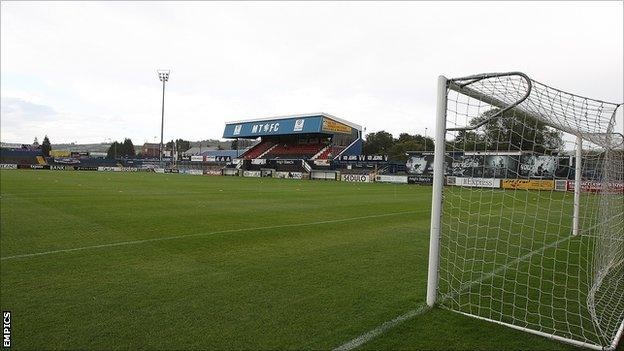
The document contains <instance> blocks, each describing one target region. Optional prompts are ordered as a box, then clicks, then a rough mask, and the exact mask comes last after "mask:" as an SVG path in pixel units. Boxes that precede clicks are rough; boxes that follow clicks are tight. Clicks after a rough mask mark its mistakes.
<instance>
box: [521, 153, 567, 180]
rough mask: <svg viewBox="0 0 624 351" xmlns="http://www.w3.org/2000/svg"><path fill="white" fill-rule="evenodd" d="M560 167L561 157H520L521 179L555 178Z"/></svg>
mask: <svg viewBox="0 0 624 351" xmlns="http://www.w3.org/2000/svg"><path fill="white" fill-rule="evenodd" d="M558 167H559V157H557V156H549V155H522V156H521V157H520V170H519V172H518V173H519V174H520V176H521V177H526V178H554V176H555V171H556V170H557V168H558Z"/></svg>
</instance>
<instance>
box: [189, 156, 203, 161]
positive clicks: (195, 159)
mask: <svg viewBox="0 0 624 351" xmlns="http://www.w3.org/2000/svg"><path fill="white" fill-rule="evenodd" d="M203 161H204V156H197V155H194V156H191V162H203Z"/></svg>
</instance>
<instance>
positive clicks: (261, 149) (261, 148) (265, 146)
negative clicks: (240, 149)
mask: <svg viewBox="0 0 624 351" xmlns="http://www.w3.org/2000/svg"><path fill="white" fill-rule="evenodd" d="M274 145H275V144H273V143H272V142H270V141H263V142H261V143H259V144H258V145H256V146H254V147H252V148H251V149H249V151H247V152H245V153H244V154H243V155H242V158H244V159H246V160H251V159H254V158H256V157H259V156H260V155H262V154H263V153H265V152H266V151H268V150H269V149H270V148H271V147H273V146H274Z"/></svg>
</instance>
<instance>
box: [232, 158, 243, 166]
mask: <svg viewBox="0 0 624 351" xmlns="http://www.w3.org/2000/svg"><path fill="white" fill-rule="evenodd" d="M241 162H243V159H241V158H235V159H232V163H233V164H235V165H237V164H239V163H241Z"/></svg>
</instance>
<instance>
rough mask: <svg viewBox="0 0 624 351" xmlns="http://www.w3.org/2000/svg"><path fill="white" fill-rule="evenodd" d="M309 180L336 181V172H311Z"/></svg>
mask: <svg viewBox="0 0 624 351" xmlns="http://www.w3.org/2000/svg"><path fill="white" fill-rule="evenodd" d="M310 178H312V179H325V180H336V172H331V171H330V172H327V171H314V170H313V171H312V173H310Z"/></svg>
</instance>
